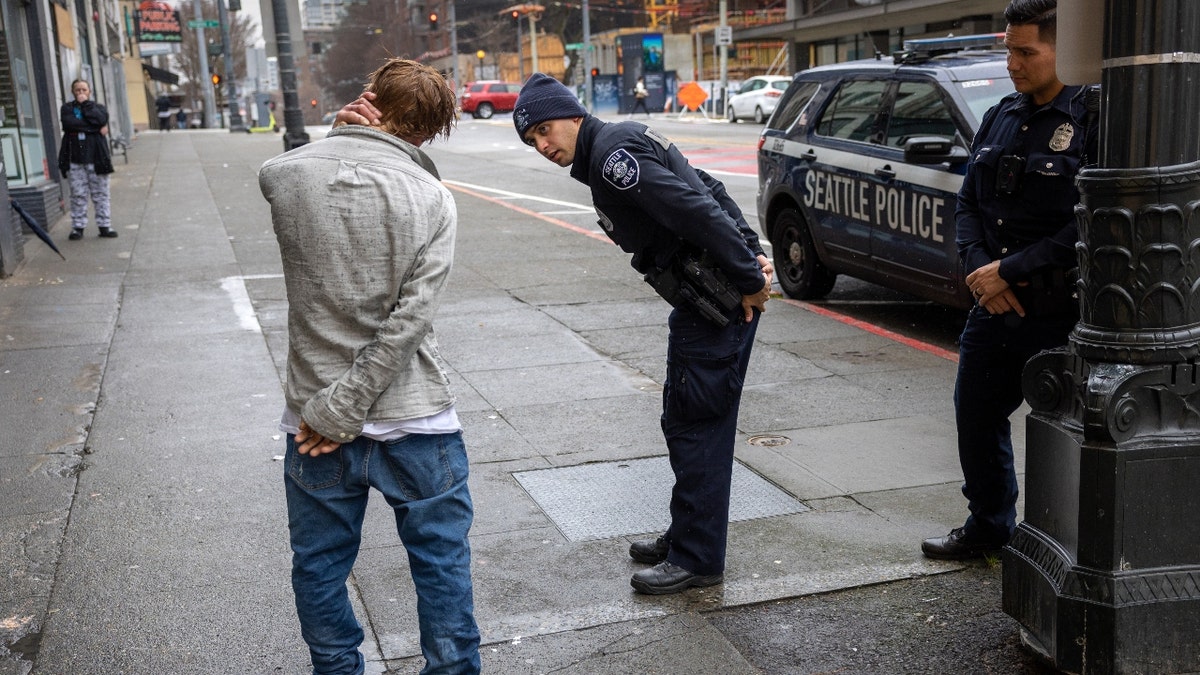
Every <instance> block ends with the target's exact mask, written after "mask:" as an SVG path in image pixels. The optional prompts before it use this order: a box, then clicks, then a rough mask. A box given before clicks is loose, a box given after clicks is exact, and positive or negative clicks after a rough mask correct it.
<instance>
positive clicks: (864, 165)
mask: <svg viewBox="0 0 1200 675" xmlns="http://www.w3.org/2000/svg"><path fill="white" fill-rule="evenodd" d="M1002 37H1003V36H996V35H988V36H967V37H966V38H948V39H945V40H910V41H907V42H905V49H904V51H902V52H900V53H898V54H897V55H896V56H895V57H894V58H893V59H878V60H877V59H871V60H865V61H852V62H849V63H842V64H837V65H829V66H820V67H817V68H812V69H809V70H805V71H802V72H801V73H799V74H798V75H797V76H796V78H795V80H794V81H793V82H792V84H791V86H790V87H789V88H788V90H787V92H785V93H784V95H783V97H782V99H781V102H780V104H779V107H778V108H777V109H776V110H775V113H774V115H772V117H771V119H770V120H769V121H768V122H767V125H766V127H764V129H763V132H762V135H761V136H760V138H759V144H758V147H759V150H758V176H759V178H758V181H759V188H758V197H757V207H758V218H759V223H760V225H761V227H762V231H763V232H764V233H765V234H766V236H767V238H768V239H769V240H770V241H771V244H772V246H773V249H774V262H775V269H776V278H777V279H779V283H780V286H782V288H783V291H784V293H786V294H787V295H789V296H791V297H794V298H808V299H811V298H821V297H823V296H825V295H826V294H827V293H829V291H830V290H831V289H832V288H833V284H834V281H835V279H836V278H837V275H838V274H848V275H850V276H854V277H858V278H860V279H865V280H867V281H870V282H873V283H876V284H879V285H881V286H888V287H890V288H895V289H898V290H901V291H904V292H907V293H911V294H913V295H916V296H920V297H922V298H926V299H929V300H933V301H935V302H939V303H942V304H946V305H950V306H953V307H962V308H966V307H969V306H970V305H971V296H970V293H969V291H968V290H967V288H966V287H965V284H964V282H963V274H962V268H961V265H960V264H959V260H958V251H957V248H956V246H955V242H954V235H955V224H954V211H955V207H956V205H957V195H958V190H959V188H960V187H962V181H963V175H964V174H965V172H966V163H967V160H968V158H969V156H970V147H971V141H972V139H973V138H974V137H975V131H976V130H977V129H978V128H979V123H980V120H981V119H982V118H983V114H984V112H986V111H987V109H988V108H990V107H991V106H992V105H994V104H995V103H997V102H999V100H1000V99H1001V98H1003V97H1004V96H1005V95H1007V94H1009V93H1011V92H1012V91H1013V85H1012V82H1011V80H1009V78H1008V72H1007V69H1006V67H1005V52H1004V51H1003V50H1002V48H996V47H997V46H998V45H999V40H1000V39H1001V38H1002Z"/></svg>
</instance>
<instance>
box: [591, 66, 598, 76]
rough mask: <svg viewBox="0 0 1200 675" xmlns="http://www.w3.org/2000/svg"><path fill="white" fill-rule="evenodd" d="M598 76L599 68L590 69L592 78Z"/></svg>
mask: <svg viewBox="0 0 1200 675" xmlns="http://www.w3.org/2000/svg"><path fill="white" fill-rule="evenodd" d="M599 74H600V69H599V68H592V77H596V76H598V75H599Z"/></svg>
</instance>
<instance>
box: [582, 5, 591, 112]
mask: <svg viewBox="0 0 1200 675" xmlns="http://www.w3.org/2000/svg"><path fill="white" fill-rule="evenodd" d="M588 14H589V12H588V0H583V107H584V109H585V110H587V111H588V112H591V111H592V22H591V20H590V19H589V17H588Z"/></svg>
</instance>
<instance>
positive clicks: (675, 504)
mask: <svg viewBox="0 0 1200 675" xmlns="http://www.w3.org/2000/svg"><path fill="white" fill-rule="evenodd" d="M758 317H759V315H758V312H755V314H754V320H753V321H751V322H750V323H743V322H742V320H741V319H740V318H739V319H737V320H736V321H731V322H730V323H729V324H728V325H726V326H725V327H724V328H720V327H718V326H716V325H715V324H713V323H710V322H709V321H707V320H706V319H704V318H702V317H700V316H699V315H698V314H695V313H693V312H691V311H687V310H681V309H676V310H674V311H672V312H671V318H670V321H669V325H670V329H671V333H670V337H669V338H668V343H667V379H666V382H665V383H664V385H663V413H662V429H663V435H664V436H665V438H666V441H667V452H668V455H669V456H670V460H671V469H672V470H673V471H674V472H675V486H674V487H673V488H672V489H671V526H670V527H669V528H668V529H667V533H666V538H667V541H668V542H670V548H669V550H668V552H667V560H668V561H670V562H671V563H672V564H674V565H678V566H680V567H682V568H683V569H685V570H687V571H689V572H692V573H693V574H702V575H705V576H707V575H712V574H720V573H722V572H724V571H725V542H726V538H727V535H728V533H729V490H730V481H731V480H732V477H733V442H734V438H735V436H736V435H737V417H738V407H739V404H740V403H741V398H742V382H743V381H744V380H745V377H746V368H747V366H748V365H749V364H750V349H751V348H752V347H753V346H754V333H755V331H756V330H757V329H758Z"/></svg>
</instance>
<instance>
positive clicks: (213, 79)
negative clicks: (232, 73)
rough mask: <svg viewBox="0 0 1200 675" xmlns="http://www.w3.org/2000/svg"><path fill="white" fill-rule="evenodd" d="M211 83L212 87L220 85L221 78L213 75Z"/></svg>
mask: <svg viewBox="0 0 1200 675" xmlns="http://www.w3.org/2000/svg"><path fill="white" fill-rule="evenodd" d="M212 83H213V86H218V85H220V84H221V76H220V75H218V74H216V73H213V74H212Z"/></svg>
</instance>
